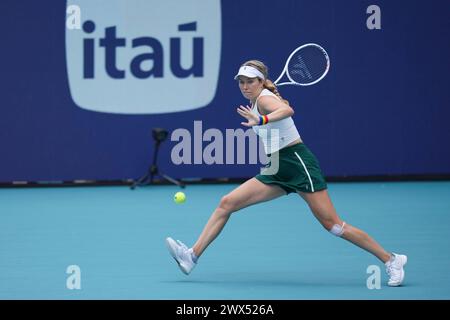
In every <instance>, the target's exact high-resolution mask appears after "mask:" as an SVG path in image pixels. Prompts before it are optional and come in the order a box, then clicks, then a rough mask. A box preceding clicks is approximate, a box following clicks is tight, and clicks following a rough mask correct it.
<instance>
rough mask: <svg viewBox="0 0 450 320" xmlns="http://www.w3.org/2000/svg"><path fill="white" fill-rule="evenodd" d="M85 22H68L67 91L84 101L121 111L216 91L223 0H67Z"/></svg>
mask: <svg viewBox="0 0 450 320" xmlns="http://www.w3.org/2000/svg"><path fill="white" fill-rule="evenodd" d="M67 5H68V6H70V5H76V6H78V7H79V8H80V14H81V15H80V16H81V20H82V21H81V28H80V29H68V28H66V60H67V73H68V78H69V86H70V93H71V96H72V99H73V101H74V102H75V104H77V105H78V106H79V107H81V108H83V109H87V110H92V111H98V112H107V113H119V114H156V113H170V112H180V111H187V110H192V109H197V108H201V107H204V106H206V105H208V104H209V103H210V102H211V101H212V99H213V98H214V96H215V93H216V88H217V82H218V76H219V66H220V49H221V10H220V9H221V8H220V0H183V1H179V0H164V1H160V0H108V1H99V0H76V1H75V0H68V1H67Z"/></svg>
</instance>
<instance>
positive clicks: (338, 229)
mask: <svg viewBox="0 0 450 320" xmlns="http://www.w3.org/2000/svg"><path fill="white" fill-rule="evenodd" d="M326 229H327V230H328V231H329V232H330V233H331V234H333V235H335V236H336V237H342V235H343V234H344V232H345V222H342V225H340V224H337V223H334V224H333V225H332V226H331V227H328V228H326Z"/></svg>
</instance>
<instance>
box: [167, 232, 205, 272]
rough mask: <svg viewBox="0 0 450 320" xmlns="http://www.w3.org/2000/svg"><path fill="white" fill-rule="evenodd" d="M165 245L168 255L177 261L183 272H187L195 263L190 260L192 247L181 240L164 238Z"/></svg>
mask: <svg viewBox="0 0 450 320" xmlns="http://www.w3.org/2000/svg"><path fill="white" fill-rule="evenodd" d="M166 245H167V248H168V249H169V253H170V255H171V256H172V257H173V258H174V259H175V261H176V262H177V263H178V266H179V267H180V269H181V271H183V273H184V274H189V273H190V272H191V271H192V269H194V267H195V266H196V265H197V264H196V263H195V262H194V261H193V260H192V252H191V251H192V249H189V248H188V247H187V246H186V245H185V244H184V243H183V242H181V241H179V240H177V241H175V240H173V239H172V238H170V237H169V238H167V239H166Z"/></svg>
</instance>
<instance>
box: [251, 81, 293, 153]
mask: <svg viewBox="0 0 450 320" xmlns="http://www.w3.org/2000/svg"><path fill="white" fill-rule="evenodd" d="M262 96H273V97H275V98H277V99H278V100H280V98H279V97H278V96H277V95H276V94H274V93H273V92H271V91H270V90H268V89H263V90H262V91H261V93H260V94H259V96H258V98H256V102H255V104H254V105H253V107H252V112H253V113H254V114H256V115H257V116H258V117H259V116H261V114H260V113H259V111H258V99H259V97H262ZM269 121H270V119H269ZM253 130H254V131H255V132H256V134H257V135H258V136H260V137H261V139H262V142H263V144H264V150H265V152H266V154H271V153H274V152H277V151H278V150H280V149H282V148H284V147H286V146H287V145H288V144H290V143H291V142H293V141H295V140H297V139H299V138H300V134H299V133H298V130H297V127H296V126H295V123H294V120H292V117H288V118H284V119H281V120H278V121H274V122H269V123H268V124H265V125H261V126H253Z"/></svg>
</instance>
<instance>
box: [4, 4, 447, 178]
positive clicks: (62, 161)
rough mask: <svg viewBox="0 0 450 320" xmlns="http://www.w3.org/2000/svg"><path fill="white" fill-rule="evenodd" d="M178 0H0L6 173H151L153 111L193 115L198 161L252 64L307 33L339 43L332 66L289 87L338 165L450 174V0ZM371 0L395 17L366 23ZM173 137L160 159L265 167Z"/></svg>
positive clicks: (326, 159) (167, 117)
mask: <svg viewBox="0 0 450 320" xmlns="http://www.w3.org/2000/svg"><path fill="white" fill-rule="evenodd" d="M164 3H165V4H164V5H162V4H160V1H151V0H148V1H144V0H133V1H129V0H126V1H125V0H115V1H100V0H97V1H92V0H89V1H81V0H80V1H67V2H65V1H53V0H52V1H50V0H42V1H25V0H14V1H13V0H3V1H1V2H0V15H1V19H0V39H1V41H2V44H1V50H0V57H1V59H0V65H1V68H0V84H1V95H0V152H1V156H0V163H1V165H0V182H9V181H23V180H25V181H42V180H45V181H51V180H75V179H88V180H117V179H129V178H137V177H139V176H140V175H142V174H143V173H144V172H145V171H146V170H147V168H148V166H149V164H150V162H151V156H152V152H153V145H152V143H153V142H152V137H151V128H153V127H163V128H166V129H168V130H169V132H170V133H173V132H174V131H175V130H177V129H183V128H184V129H187V130H188V131H189V132H190V133H191V134H192V140H191V142H192V157H191V158H192V162H194V155H193V154H194V153H195V148H196V147H197V148H199V147H200V148H201V150H204V149H205V148H207V146H208V145H209V144H210V143H211V142H210V141H207V140H208V139H207V137H202V136H201V134H202V133H205V131H206V130H207V129H213V128H215V129H217V130H219V131H218V132H221V133H223V135H224V136H225V133H226V130H227V129H238V128H242V129H245V128H244V127H242V126H241V125H240V122H241V121H242V119H241V118H240V116H239V115H238V114H237V113H236V111H235V109H236V107H237V106H238V105H240V104H247V103H248V101H245V99H244V98H243V97H242V95H241V94H240V92H239V89H238V86H237V84H236V82H235V81H234V80H233V77H234V75H235V73H236V71H237V69H238V67H239V65H240V64H241V63H243V62H244V61H246V60H249V59H253V58H256V59H260V60H262V61H264V62H265V63H266V64H267V65H268V66H269V68H270V74H271V77H272V78H273V79H275V78H277V77H278V75H279V74H280V72H281V71H282V69H283V67H284V63H285V61H286V58H287V57H288V55H289V53H290V52H292V50H294V49H295V48H296V47H298V46H299V45H301V44H304V43H308V42H315V43H318V44H321V45H322V46H323V47H324V48H325V49H326V50H327V51H328V54H329V56H330V59H331V69H330V72H329V74H328V75H327V76H326V77H325V78H324V79H323V80H322V81H321V82H319V83H318V84H316V85H313V86H310V87H297V86H284V87H281V88H280V92H281V94H282V95H283V96H284V97H285V98H286V99H288V100H289V101H290V102H291V104H292V106H293V107H294V109H295V115H294V120H295V121H296V124H297V126H298V128H299V131H300V134H301V136H302V138H303V139H304V141H305V142H306V143H307V145H309V147H310V148H311V149H312V150H313V152H315V154H316V155H317V157H318V158H319V160H320V163H321V166H322V169H323V171H324V173H325V175H327V176H370V175H411V174H414V175H415V174H450V148H449V141H450V127H449V119H450V90H449V82H448V74H449V73H450V62H449V59H448V57H450V41H449V39H450V19H449V17H448V12H450V2H449V1H447V0H433V1H425V0H420V1H400V0H398V1H387V0H379V1H364V0H346V1H337V0H336V1H333V0H314V1H313V0H305V1H302V0H295V1H294V0H283V1H268V0H248V1H246V2H245V5H244V6H243V2H242V1H200V0H191V1H175V0H171V1H165V2H164ZM370 5H377V6H378V7H379V8H380V15H379V16H378V17H379V18H380V20H379V22H380V26H381V29H369V28H368V26H367V21H368V19H369V20H370V21H372V20H371V17H372V18H373V14H374V12H373V11H370V10H369V12H367V11H368V10H367V9H368V7H369V6H370ZM69 6H72V7H69ZM74 6H75V7H74ZM68 8H69V9H68ZM77 8H78V9H79V11H77ZM78 14H79V15H78ZM77 17H79V18H80V21H78V22H80V23H81V24H80V25H78V27H80V26H81V29H79V28H77V19H76V18H77ZM177 41H178V42H177ZM177 43H178V45H179V46H178V47H177ZM177 48H178V49H177ZM136 57H137V58H136ZM139 59H141V60H139ZM144 60H146V61H144ZM190 66H191V67H192V68H191V70H189V67H190ZM183 70H185V71H184V73H183ZM194 121H201V126H202V132H201V133H200V136H199V135H198V134H197V136H196V135H195V134H194ZM199 123H200V122H197V124H199ZM197 131H198V130H197ZM197 133H198V132H197ZM216 133H217V131H216ZM224 139H225V138H224ZM172 140H174V139H173V137H172ZM172 140H171V137H170V136H169V139H168V140H167V141H166V142H164V143H163V144H162V147H161V154H160V167H161V170H163V171H165V172H167V173H169V174H170V175H172V176H174V177H177V178H189V177H202V178H221V177H249V176H252V175H254V174H255V173H257V172H258V168H259V167H260V165H254V164H236V163H234V164H212V165H208V164H205V161H204V159H200V162H201V164H181V165H179V164H176V163H174V161H173V160H174V159H173V156H171V153H172V150H173V149H174V148H175V147H176V146H177V145H178V144H179V143H180V141H172ZM194 141H196V142H194ZM185 142H186V141H185ZM195 144H196V146H194V145H195ZM224 148H226V147H225V146H224ZM185 152H186V150H185ZM215 152H219V150H215ZM219 153H220V152H219ZM184 156H186V153H185V154H184ZM216 156H217V154H216ZM200 158H201V157H200Z"/></svg>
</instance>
